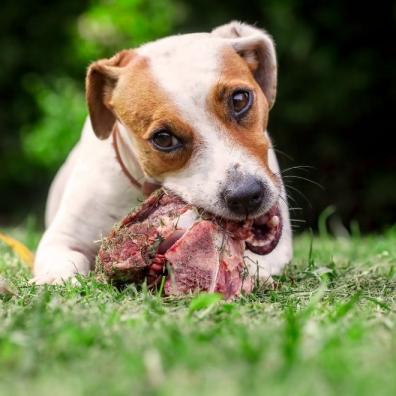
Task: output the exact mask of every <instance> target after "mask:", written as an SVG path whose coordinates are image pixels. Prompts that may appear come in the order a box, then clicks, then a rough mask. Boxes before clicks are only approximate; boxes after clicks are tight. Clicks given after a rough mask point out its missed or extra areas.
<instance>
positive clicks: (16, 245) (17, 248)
mask: <svg viewBox="0 0 396 396" xmlns="http://www.w3.org/2000/svg"><path fill="white" fill-rule="evenodd" d="M0 241H3V242H4V243H5V244H6V245H7V246H9V247H10V248H11V249H12V250H13V251H14V253H15V254H16V255H17V256H18V257H19V258H20V260H21V261H23V262H24V263H25V264H26V265H27V266H28V267H30V268H32V267H33V260H34V255H33V253H32V252H31V251H30V250H29V249H28V248H27V247H26V246H25V245H24V244H23V243H21V242H19V241H17V240H16V239H14V238H11V237H10V236H8V235H6V234H4V233H2V232H0Z"/></svg>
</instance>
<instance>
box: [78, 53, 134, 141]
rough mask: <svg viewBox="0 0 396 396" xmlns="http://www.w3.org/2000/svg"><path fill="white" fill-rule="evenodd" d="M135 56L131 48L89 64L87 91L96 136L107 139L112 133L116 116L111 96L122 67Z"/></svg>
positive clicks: (86, 82) (86, 81) (86, 80)
mask: <svg viewBox="0 0 396 396" xmlns="http://www.w3.org/2000/svg"><path fill="white" fill-rule="evenodd" d="M132 57H133V52H132V51H131V50H125V51H121V52H119V53H118V54H116V55H114V56H113V57H112V58H110V59H101V60H99V61H97V62H94V63H92V64H91V66H89V68H88V72H87V77H86V79H85V91H86V99H87V104H88V111H89V116H90V118H91V123H92V127H93V130H94V132H95V134H96V136H97V137H98V138H99V139H106V138H107V137H109V135H110V134H111V131H112V129H113V126H114V123H115V121H116V118H115V116H114V114H113V111H112V108H111V97H112V93H113V90H114V87H115V86H116V84H117V81H118V77H119V75H120V73H121V71H122V68H123V67H125V66H126V65H128V63H129V62H130V60H131V59H132Z"/></svg>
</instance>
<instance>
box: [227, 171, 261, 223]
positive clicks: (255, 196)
mask: <svg viewBox="0 0 396 396" xmlns="http://www.w3.org/2000/svg"><path fill="white" fill-rule="evenodd" d="M264 194H265V188H264V185H263V183H261V182H260V181H259V180H257V179H256V178H255V177H253V176H244V177H243V178H241V179H240V181H238V182H234V183H232V184H231V185H228V186H227V188H226V189H225V190H224V192H223V199H224V202H225V204H226V205H227V207H228V209H229V210H231V212H233V213H235V214H238V215H248V214H250V213H253V212H255V211H256V210H257V209H258V208H259V207H260V206H261V204H262V202H263V199H264Z"/></svg>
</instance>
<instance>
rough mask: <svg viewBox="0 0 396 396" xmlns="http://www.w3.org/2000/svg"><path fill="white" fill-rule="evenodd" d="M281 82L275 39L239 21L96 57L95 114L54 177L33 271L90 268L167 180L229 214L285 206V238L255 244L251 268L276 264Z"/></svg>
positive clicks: (44, 280)
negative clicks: (263, 248)
mask: <svg viewBox="0 0 396 396" xmlns="http://www.w3.org/2000/svg"><path fill="white" fill-rule="evenodd" d="M276 88H277V61H276V54H275V48H274V43H273V41H272V39H271V37H270V36H269V35H268V34H267V33H266V32H265V31H264V30H260V29H258V28H256V27H253V26H250V25H247V24H244V23H240V22H235V21H234V22H231V23H228V24H226V25H223V26H220V27H218V28H216V29H214V30H213V31H212V32H210V33H194V34H183V35H175V36H170V37H166V38H163V39H159V40H157V41H153V42H150V43H147V44H144V45H142V46H141V47H139V48H137V49H129V50H124V51H121V52H119V53H118V54H116V55H115V56H113V57H112V58H110V59H102V60H99V61H97V62H94V63H93V64H91V65H90V66H89V68H88V72H87V77H86V99H87V104H88V110H89V117H88V118H87V120H86V122H85V125H84V127H83V131H82V135H81V138H80V140H79V142H78V143H77V145H76V146H75V147H74V149H73V150H72V151H71V153H70V154H69V156H68V158H67V160H66V162H65V163H64V164H63V166H62V167H61V169H60V170H59V172H58V174H57V175H56V177H55V179H54V181H53V183H52V185H51V187H50V192H49V196H48V200H47V207H46V226H47V229H46V231H45V233H44V235H43V237H42V239H41V241H40V243H39V246H38V249H37V253H36V257H35V263H34V274H33V280H32V281H33V282H34V283H36V284H58V283H62V282H64V281H65V280H68V279H70V280H75V279H76V275H77V274H81V275H87V274H88V273H89V272H90V270H91V269H92V268H93V266H94V261H95V255H96V253H97V250H98V243H97V241H98V240H99V239H100V238H101V236H102V235H106V234H107V233H108V232H109V231H110V229H111V227H112V226H113V224H114V223H115V222H117V221H119V220H120V219H122V218H123V217H124V216H125V215H126V214H127V213H128V211H129V210H130V208H131V207H133V206H134V205H136V204H138V203H140V202H141V201H142V200H143V199H144V193H146V194H147V193H149V192H150V191H151V190H152V189H153V188H155V187H156V186H158V185H162V186H164V187H165V188H166V189H169V190H171V191H173V192H174V193H176V194H177V195H179V196H180V197H182V198H183V199H184V200H185V201H186V202H188V203H191V204H193V205H196V206H198V207H202V208H203V209H205V210H207V211H209V212H212V213H214V214H216V215H219V216H222V217H224V218H227V219H234V220H243V219H246V217H249V218H256V217H258V216H260V215H261V216H262V215H263V214H265V213H267V212H268V211H269V210H270V209H271V208H273V207H274V206H277V207H278V208H279V216H280V218H281V221H282V233H281V235H280V238H279V241H278V244H277V246H276V248H275V249H274V250H273V251H272V252H271V253H269V254H267V255H264V256H262V255H258V254H255V253H253V252H246V254H247V265H248V268H249V271H256V270H257V268H259V269H260V272H259V273H260V277H262V279H265V278H268V276H270V275H273V274H279V273H280V272H281V271H282V269H283V268H284V266H285V265H286V264H287V263H288V262H289V261H290V260H291V258H292V252H293V250H292V233H291V227H290V221H289V214H288V206H287V199H286V193H285V188H284V185H283V182H282V178H281V173H280V170H279V166H278V162H277V158H276V155H275V153H274V149H273V146H272V143H271V139H270V137H269V134H268V132H267V123H268V116H269V111H270V109H271V108H272V106H273V105H274V101H275V96H276ZM275 220H276V219H275Z"/></svg>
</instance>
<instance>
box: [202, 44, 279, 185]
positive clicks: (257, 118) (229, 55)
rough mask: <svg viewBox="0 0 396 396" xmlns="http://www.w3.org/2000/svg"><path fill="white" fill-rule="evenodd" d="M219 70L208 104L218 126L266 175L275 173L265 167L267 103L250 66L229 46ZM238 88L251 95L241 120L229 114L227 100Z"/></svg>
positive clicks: (266, 163) (266, 165) (272, 175)
mask: <svg viewBox="0 0 396 396" xmlns="http://www.w3.org/2000/svg"><path fill="white" fill-rule="evenodd" d="M221 68H222V72H221V75H220V79H219V81H218V83H217V84H216V86H214V87H213V90H212V92H211V93H210V94H209V96H208V101H207V106H208V108H209V111H210V112H212V113H213V114H215V116H216V118H217V120H218V121H219V123H220V129H221V130H222V131H223V132H224V133H225V134H226V135H227V136H228V138H231V139H232V141H233V142H234V143H235V144H237V145H240V146H242V147H244V148H245V149H246V150H247V151H248V152H249V153H250V154H251V155H252V156H253V157H255V158H256V159H257V160H258V161H259V163H260V164H261V165H262V166H263V167H264V168H265V169H266V170H267V173H268V175H269V176H270V177H271V178H273V180H274V181H275V179H277V178H276V177H275V175H274V174H273V173H272V172H271V170H270V169H269V167H268V148H269V144H270V143H269V141H268V140H267V138H266V136H265V134H264V131H265V130H266V129H267V124H268V113H269V107H268V102H267V100H266V98H265V96H264V93H263V92H262V90H261V88H260V86H259V85H258V83H257V81H256V80H255V79H254V77H253V75H252V72H251V70H250V68H249V65H247V63H246V62H245V61H244V60H243V59H242V58H241V57H240V56H239V55H238V54H236V53H235V52H234V51H233V50H232V49H230V48H227V49H225V50H224V52H223V54H222V67H221ZM238 89H249V90H250V91H251V92H252V93H253V95H254V99H253V104H252V107H251V108H250V110H249V112H248V113H247V114H246V116H245V117H243V118H242V119H241V120H240V121H237V120H235V119H234V118H233V117H232V113H231V110H230V107H229V101H230V98H231V95H232V93H233V92H234V91H235V90H238Z"/></svg>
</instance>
